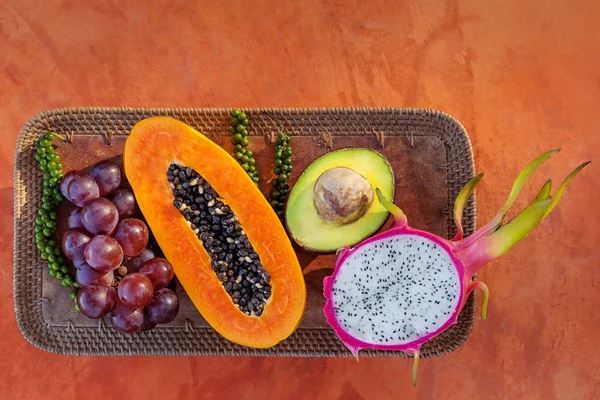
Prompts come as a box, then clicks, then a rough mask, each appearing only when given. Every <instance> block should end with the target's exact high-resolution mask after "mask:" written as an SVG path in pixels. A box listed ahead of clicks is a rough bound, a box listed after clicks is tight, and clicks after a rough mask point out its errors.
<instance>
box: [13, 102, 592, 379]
mask: <svg viewBox="0 0 600 400" xmlns="http://www.w3.org/2000/svg"><path fill="white" fill-rule="evenodd" d="M557 152H558V149H557V150H550V151H547V152H545V153H543V154H541V155H539V156H538V157H537V158H535V159H534V160H532V161H531V162H530V163H529V164H524V165H523V167H524V169H523V170H522V171H521V173H520V174H519V175H518V176H517V177H516V179H515V182H514V185H513V188H512V190H511V191H510V193H505V194H504V193H502V194H501V193H498V196H503V197H504V196H506V197H507V198H508V200H507V201H506V203H505V205H504V206H503V207H502V208H501V209H500V210H499V212H498V214H497V215H496V216H495V217H494V218H493V219H492V220H491V221H490V222H488V223H486V224H485V225H483V226H482V227H481V228H479V229H478V230H476V231H475V222H474V221H475V203H474V190H475V188H476V186H477V185H478V184H479V182H480V181H481V179H482V176H483V174H479V175H477V176H475V175H474V163H473V156H472V152H471V147H470V143H469V139H468V136H467V134H466V132H465V130H464V128H463V127H462V126H461V125H460V123H458V122H457V121H456V120H455V119H453V118H452V117H450V116H448V115H447V114H444V113H441V112H436V111H430V110H421V109H234V108H232V109H129V108H128V109H125V108H120V109H119V108H70V109H58V110H51V111H48V112H44V113H41V114H39V115H37V116H35V117H33V118H32V119H31V120H30V121H29V122H28V123H27V124H26V125H25V126H24V128H23V130H22V132H21V134H20V136H19V140H18V142H17V149H16V159H15V269H14V286H15V310H16V314H17V320H18V323H19V327H20V329H21V331H22V332H23V334H24V336H25V338H26V339H27V340H29V341H30V342H31V343H32V344H34V345H36V346H38V347H40V348H42V349H45V350H48V351H52V352H56V353H63V354H98V355H100V354H107V355H108V354H139V355H143V354H172V355H183V354H197V355H273V356H275V355H285V356H355V357H357V358H358V357H363V356H402V357H412V358H413V359H414V379H416V371H417V365H418V361H419V359H420V358H428V357H433V356H439V355H443V354H445V353H448V352H450V351H453V350H455V349H456V348H458V347H460V346H461V345H462V344H463V343H464V341H465V340H466V339H467V337H468V335H469V332H470V331H471V329H472V326H473V324H474V322H475V320H476V319H477V317H476V308H477V307H476V300H475V292H476V291H477V292H478V293H480V295H481V297H482V300H481V301H480V303H481V304H480V306H479V308H480V313H479V314H480V315H481V319H485V318H486V309H487V302H488V296H489V292H488V288H487V286H486V285H485V284H484V283H483V282H481V281H479V280H478V279H477V272H478V271H479V269H480V268H482V267H483V266H484V265H485V264H486V263H488V262H489V261H491V260H493V259H495V258H497V257H499V256H501V255H502V254H504V253H506V252H507V251H508V250H509V249H510V248H511V247H512V246H513V245H515V244H516V243H517V242H519V241H520V240H521V239H522V238H523V237H525V236H526V235H527V234H528V233H529V232H530V231H531V230H532V229H533V228H534V227H535V226H536V225H537V224H538V223H539V222H541V221H542V220H543V219H544V218H545V217H546V216H547V215H548V214H549V213H550V211H551V210H552V209H553V208H554V207H555V206H556V204H557V202H558V199H559V198H560V197H561V195H562V193H563V192H564V190H565V188H566V186H567V184H568V183H569V182H570V181H571V179H572V178H573V177H574V176H575V175H576V174H577V173H578V172H579V171H580V170H581V169H582V168H583V167H584V166H585V165H586V163H584V164H582V165H580V166H579V167H578V168H577V169H575V170H574V171H573V172H572V173H571V174H570V175H569V176H568V177H567V178H566V179H565V180H564V181H562V184H560V186H559V187H558V189H557V190H555V193H556V194H555V195H551V191H552V185H551V181H548V182H547V183H546V184H545V185H544V186H543V187H542V188H541V189H540V191H539V193H538V195H537V196H536V197H535V198H534V199H532V200H531V202H530V203H529V205H528V206H527V207H526V208H525V209H524V210H522V211H521V212H520V213H518V214H517V215H516V216H515V217H514V218H513V219H512V220H511V221H509V222H507V221H505V215H506V213H507V211H508V209H509V208H510V207H511V205H512V204H513V202H514V201H515V199H516V197H517V195H518V194H519V191H520V190H521V188H522V187H523V186H524V185H525V184H526V181H527V178H528V177H529V176H530V175H531V174H532V173H533V172H534V170H535V169H536V168H537V167H538V166H539V165H541V164H542V163H544V162H545V161H547V160H548V159H549V158H550V157H551V156H552V155H554V154H555V153H557ZM407 216H408V217H410V226H409V224H408V222H407V221H408V217H407Z"/></svg>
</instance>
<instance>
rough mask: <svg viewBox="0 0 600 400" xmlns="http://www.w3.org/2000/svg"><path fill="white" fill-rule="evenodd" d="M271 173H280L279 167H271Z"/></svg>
mask: <svg viewBox="0 0 600 400" xmlns="http://www.w3.org/2000/svg"><path fill="white" fill-rule="evenodd" d="M273 173H274V174H275V175H279V174H281V168H279V167H275V168H273Z"/></svg>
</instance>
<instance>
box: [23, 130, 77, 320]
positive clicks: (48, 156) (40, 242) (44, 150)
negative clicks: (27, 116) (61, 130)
mask: <svg viewBox="0 0 600 400" xmlns="http://www.w3.org/2000/svg"><path fill="white" fill-rule="evenodd" d="M55 137H56V138H58V139H60V140H63V141H65V139H64V138H63V137H62V136H60V135H58V134H56V133H47V134H45V135H43V136H42V137H41V138H39V139H38V140H37V142H36V147H37V152H36V154H35V160H36V161H37V162H38V163H39V166H40V170H41V171H42V172H44V191H43V195H42V206H41V207H40V209H39V210H38V216H37V217H36V219H35V228H34V232H35V243H36V246H37V248H38V250H39V251H40V258H41V259H42V260H44V261H47V263H48V264H47V265H48V270H49V273H50V276H53V277H54V278H56V279H58V280H60V284H61V285H62V286H64V287H69V286H73V287H74V288H75V289H76V290H75V291H73V292H71V298H72V299H73V300H75V298H76V296H77V289H78V288H79V284H78V283H77V281H76V280H75V278H74V277H73V276H72V275H70V274H69V268H68V267H67V265H66V264H65V257H64V254H63V253H62V250H61V249H60V246H59V245H58V244H57V243H56V241H55V240H54V239H51V236H52V235H53V234H54V233H55V232H56V207H57V206H58V205H59V204H60V203H61V202H62V201H63V199H64V197H63V195H62V194H61V192H60V182H61V180H62V177H63V174H62V164H61V162H60V156H59V155H58V154H56V151H55V150H54V147H53V146H52V139H53V138H55ZM75 309H76V310H77V311H79V309H78V307H77V305H75Z"/></svg>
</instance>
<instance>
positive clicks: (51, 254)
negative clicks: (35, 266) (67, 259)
mask: <svg viewBox="0 0 600 400" xmlns="http://www.w3.org/2000/svg"><path fill="white" fill-rule="evenodd" d="M55 261H56V256H55V255H54V250H52V252H51V253H50V252H49V253H48V262H55Z"/></svg>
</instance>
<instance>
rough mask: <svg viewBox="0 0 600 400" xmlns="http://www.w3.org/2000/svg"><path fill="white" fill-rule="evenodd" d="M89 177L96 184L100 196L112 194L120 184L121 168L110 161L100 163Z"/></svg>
mask: <svg viewBox="0 0 600 400" xmlns="http://www.w3.org/2000/svg"><path fill="white" fill-rule="evenodd" d="M90 175H92V178H94V179H95V180H96V182H97V183H98V187H99V188H100V195H101V196H106V195H107V194H110V193H112V192H113V191H114V190H115V189H116V188H118V187H119V185H120V184H121V168H119V166H118V165H117V164H115V163H114V162H112V161H100V162H99V163H98V164H96V165H94V168H92V173H91V174H90Z"/></svg>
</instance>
